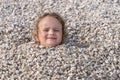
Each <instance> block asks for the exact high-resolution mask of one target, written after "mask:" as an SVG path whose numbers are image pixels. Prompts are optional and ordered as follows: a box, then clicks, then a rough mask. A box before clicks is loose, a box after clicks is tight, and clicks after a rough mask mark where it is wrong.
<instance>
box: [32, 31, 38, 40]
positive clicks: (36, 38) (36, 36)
mask: <svg viewBox="0 0 120 80" xmlns="http://www.w3.org/2000/svg"><path fill="white" fill-rule="evenodd" d="M33 35H34V39H35V41H36V42H39V39H38V34H37V32H33Z"/></svg>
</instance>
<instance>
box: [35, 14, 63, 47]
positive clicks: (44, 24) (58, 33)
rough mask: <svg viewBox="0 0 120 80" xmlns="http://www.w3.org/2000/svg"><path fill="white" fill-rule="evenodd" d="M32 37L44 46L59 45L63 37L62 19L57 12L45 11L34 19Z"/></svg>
mask: <svg viewBox="0 0 120 80" xmlns="http://www.w3.org/2000/svg"><path fill="white" fill-rule="evenodd" d="M34 38H35V40H36V42H37V43H40V45H43V46H45V47H50V46H56V45H59V44H60V43H62V42H63V41H64V38H65V22H64V20H63V19H62V18H61V17H60V15H59V14H57V13H45V14H44V15H42V16H40V17H39V18H38V19H37V21H36V26H35V29H34Z"/></svg>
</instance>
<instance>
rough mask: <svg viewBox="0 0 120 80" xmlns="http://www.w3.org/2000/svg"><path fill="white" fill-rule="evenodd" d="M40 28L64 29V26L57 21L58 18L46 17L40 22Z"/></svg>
mask: <svg viewBox="0 0 120 80" xmlns="http://www.w3.org/2000/svg"><path fill="white" fill-rule="evenodd" d="M38 26H39V27H56V28H59V27H62V24H61V23H60V22H59V20H57V19H56V18H54V17H52V16H46V17H44V18H43V19H41V20H40V22H39V24H38Z"/></svg>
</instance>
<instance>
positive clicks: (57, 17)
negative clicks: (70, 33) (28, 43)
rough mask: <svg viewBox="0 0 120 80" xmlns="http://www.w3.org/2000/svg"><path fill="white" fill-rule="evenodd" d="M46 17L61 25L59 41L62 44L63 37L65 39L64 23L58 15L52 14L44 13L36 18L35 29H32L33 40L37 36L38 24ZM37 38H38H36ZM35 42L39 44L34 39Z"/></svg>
mask: <svg viewBox="0 0 120 80" xmlns="http://www.w3.org/2000/svg"><path fill="white" fill-rule="evenodd" d="M47 16H50V17H54V18H56V19H57V20H58V21H59V22H60V23H61V25H62V41H61V43H63V42H64V41H65V37H66V31H65V21H64V20H63V18H62V17H61V16H60V15H59V14H58V13H54V12H53V13H44V14H43V15H41V16H40V17H38V19H37V20H36V22H35V27H34V29H33V35H34V38H35V35H38V30H39V26H38V25H39V22H40V21H41V20H42V19H43V18H45V17H47ZM37 38H38V36H37ZM35 42H36V43H39V42H38V41H37V39H36V38H35Z"/></svg>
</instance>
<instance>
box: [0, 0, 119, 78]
mask: <svg viewBox="0 0 120 80" xmlns="http://www.w3.org/2000/svg"><path fill="white" fill-rule="evenodd" d="M45 12H57V13H59V14H61V16H62V17H63V18H64V19H65V21H66V32H67V37H66V41H65V42H64V43H63V44H61V45H58V46H56V47H46V48H45V47H42V46H40V45H38V44H35V43H34V39H33V35H32V30H33V26H34V23H35V19H36V18H37V17H38V16H39V14H43V13H45ZM119 79H120V1H119V0H67V1H66V0H0V80H119Z"/></svg>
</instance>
